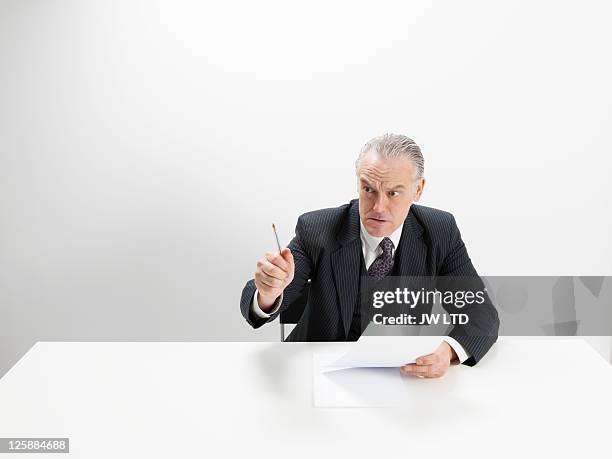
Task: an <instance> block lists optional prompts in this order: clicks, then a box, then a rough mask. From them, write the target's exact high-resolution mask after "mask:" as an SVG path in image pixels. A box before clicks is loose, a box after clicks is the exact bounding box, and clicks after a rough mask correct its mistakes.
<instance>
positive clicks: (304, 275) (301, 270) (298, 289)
mask: <svg viewBox="0 0 612 459" xmlns="http://www.w3.org/2000/svg"><path fill="white" fill-rule="evenodd" d="M307 237H308V231H307V229H306V225H305V223H304V222H303V219H302V217H300V218H298V221H297V225H296V227H295V237H294V238H293V239H292V240H291V242H289V245H288V246H287V247H289V250H291V253H292V254H293V261H294V263H295V272H294V276H293V281H291V283H290V284H289V285H288V286H287V287H286V288H285V290H284V292H283V295H282V302H281V304H280V307H279V308H278V310H277V311H275V312H274V314H271V315H270V317H268V318H261V317H258V316H257V315H256V314H255V313H254V312H253V310H252V307H251V305H252V303H253V297H254V295H255V291H256V290H257V288H256V287H255V280H254V279H250V280H249V281H248V282H247V283H246V285H245V286H244V288H243V289H242V296H241V298H240V311H241V312H242V315H243V317H244V318H245V319H246V321H247V323H248V324H249V325H250V326H251V327H253V328H259V327H261V326H262V325H263V324H265V323H267V322H272V321H273V320H274V319H276V317H277V316H278V315H279V314H281V313H282V312H283V311H284V310H286V309H287V308H288V307H290V306H291V304H292V303H293V302H294V301H296V300H297V299H299V298H300V297H301V295H302V293H303V291H304V289H305V288H306V287H307V286H308V279H309V278H310V275H311V273H312V265H313V264H312V260H311V258H310V255H309V254H308V251H307V249H306V245H307V244H306V240H307Z"/></svg>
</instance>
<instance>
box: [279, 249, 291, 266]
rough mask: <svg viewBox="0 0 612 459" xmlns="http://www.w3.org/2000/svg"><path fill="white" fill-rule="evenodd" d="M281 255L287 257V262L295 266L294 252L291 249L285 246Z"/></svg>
mask: <svg viewBox="0 0 612 459" xmlns="http://www.w3.org/2000/svg"><path fill="white" fill-rule="evenodd" d="M281 255H282V257H283V258H284V259H285V261H286V262H287V264H289V265H290V266H293V264H294V261H293V254H292V253H291V250H290V249H289V248H288V247H285V248H284V249H283V250H282V251H281Z"/></svg>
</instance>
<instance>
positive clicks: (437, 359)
mask: <svg viewBox="0 0 612 459" xmlns="http://www.w3.org/2000/svg"><path fill="white" fill-rule="evenodd" d="M457 360H458V358H457V354H456V353H455V350H454V349H453V348H452V347H451V346H450V344H448V343H447V342H446V341H442V343H440V345H439V346H438V349H436V350H435V351H434V352H433V353H432V354H428V355H424V356H422V357H419V358H418V359H416V363H410V364H408V365H404V366H403V367H400V372H401V373H402V374H405V375H412V376H417V377H419V378H440V377H442V376H444V375H445V374H446V371H447V370H448V367H449V366H450V364H451V362H452V361H457Z"/></svg>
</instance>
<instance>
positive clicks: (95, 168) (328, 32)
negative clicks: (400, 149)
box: [0, 0, 612, 361]
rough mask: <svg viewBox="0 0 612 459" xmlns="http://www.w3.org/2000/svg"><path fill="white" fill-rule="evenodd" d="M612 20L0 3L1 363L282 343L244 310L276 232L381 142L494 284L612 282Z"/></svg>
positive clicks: (488, 6)
mask: <svg viewBox="0 0 612 459" xmlns="http://www.w3.org/2000/svg"><path fill="white" fill-rule="evenodd" d="M611 9H612V6H611V5H610V3H609V2H607V1H587V2H559V1H556V2H553V1H551V2H543V1H536V2H534V1H515V2H504V3H501V4H500V3H499V2H486V1H479V2H474V1H467V2H453V1H443V2H435V3H432V2H405V1H403V2H381V1H377V2H359V1H351V2H316V1H315V2H308V3H305V4H301V5H289V4H288V3H287V2H281V1H277V2H270V1H258V2H247V1H235V2H223V3H215V4H213V3H212V2H211V4H207V3H206V4H202V2H195V1H193V2H185V1H179V2H177V1H158V2H137V1H116V2H102V1H87V0H80V1H72V2H69V1H23V0H21V1H0V340H1V344H0V361H2V360H3V359H4V361H6V360H7V359H9V357H8V356H9V355H12V353H13V352H14V351H15V350H17V349H21V348H23V347H24V346H27V345H28V344H31V343H32V341H31V337H36V338H37V339H52V338H53V335H54V334H56V333H58V332H59V331H61V332H62V333H68V334H70V333H71V334H72V336H73V337H74V338H75V339H76V338H78V335H79V331H78V329H77V330H74V325H75V324H77V325H78V327H80V329H81V330H83V335H85V334H86V335H87V336H95V335H96V333H98V335H99V336H100V337H101V338H104V337H109V335H108V333H109V331H108V330H109V329H108V327H109V326H110V327H112V328H113V333H114V334H116V335H112V336H110V337H111V338H112V337H117V338H127V337H134V338H136V339H137V338H143V339H145V338H147V337H148V338H162V339H163V338H168V339H169V338H172V337H176V338H180V337H184V338H186V339H210V340H225V339H249V338H251V339H253V340H260V339H277V336H278V327H277V326H275V325H274V326H268V327H264V329H261V330H258V331H253V330H251V329H250V327H248V326H247V325H246V323H245V322H244V321H243V319H242V317H241V316H240V313H239V310H238V298H239V295H240V291H241V289H242V286H243V285H244V282H245V281H246V280H247V279H248V278H249V277H251V276H252V273H253V271H254V268H255V261H256V260H257V258H259V257H260V256H261V255H262V254H263V252H265V251H266V250H271V249H274V246H275V242H274V238H273V234H272V231H271V227H270V224H271V223H272V222H275V223H276V224H277V227H278V228H279V233H280V237H281V240H282V242H283V243H287V242H288V241H289V240H290V238H291V237H292V235H293V229H294V226H295V221H296V218H297V216H298V215H299V214H301V213H303V212H305V211H308V210H312V209H317V208H321V207H330V206H337V205H339V204H342V203H344V202H347V201H348V200H350V199H352V198H354V197H356V184H355V179H354V170H353V161H354V159H355V156H356V154H357V152H358V150H359V148H360V147H361V145H362V144H363V143H364V142H365V141H366V140H367V139H369V138H370V137H373V136H375V135H379V134H381V133H384V132H400V133H405V134H407V135H409V136H411V137H413V138H414V139H415V140H416V141H417V143H419V144H420V145H421V147H422V149H423V152H424V155H425V158H426V177H427V179H428V182H427V186H426V189H425V193H424V196H423V199H422V203H423V204H425V205H429V206H433V207H439V208H442V209H446V210H449V211H451V212H453V213H454V214H455V216H456V219H457V222H458V224H459V227H460V228H461V230H462V234H463V237H464V240H465V242H466V244H467V246H468V249H469V252H470V255H471V257H472V259H473V261H474V264H475V266H476V267H477V269H478V270H479V272H480V273H481V274H485V275H523V276H525V275H571V276H577V275H612V256H611V255H612V247H611V242H610V234H612V216H611V214H610V212H609V209H610V208H611V206H610V196H611V195H612V186H611V185H610V181H609V173H610V156H609V155H610V150H611V146H612V139H611V134H610V132H611V131H610V121H611V118H612V114H611V110H610V107H611V102H612V87H611V86H610V84H609V82H610V81H612V68H611V63H610V59H609V58H608V55H609V43H611V42H612V30H611V29H610V28H609V23H610V19H611V18H612V14H611V12H612V11H611ZM143 311H144V312H143ZM195 318H197V320H194V319H195ZM134 321H140V322H142V323H143V324H146V327H145V328H146V329H144V330H141V331H138V330H134V329H133V328H132V326H131V325H130V323H133V322H134ZM71 326H73V328H72V329H71ZM85 328H86V330H87V331H86V332H85V331H84V330H85ZM598 343H599V344H598V346H599V347H600V349H601V350H603V352H606V350H607V352H608V355H609V349H610V343H609V341H607V340H603V341H599V342H598Z"/></svg>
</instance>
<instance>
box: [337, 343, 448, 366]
mask: <svg viewBox="0 0 612 459" xmlns="http://www.w3.org/2000/svg"><path fill="white" fill-rule="evenodd" d="M442 338H443V337H441V336H362V337H361V338H359V340H358V341H357V342H355V343H351V345H350V347H349V350H348V352H347V353H346V354H344V355H343V356H342V357H340V358H339V359H337V360H336V361H335V362H331V363H330V364H329V365H328V366H329V367H330V368H343V367H344V368H347V367H350V368H355V367H358V368H359V367H401V366H403V365H406V364H407V363H414V362H415V361H416V359H417V358H418V357H421V356H423V355H427V354H431V353H432V352H433V351H435V350H436V348H437V347H438V346H439V345H440V343H441V342H442Z"/></svg>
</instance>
